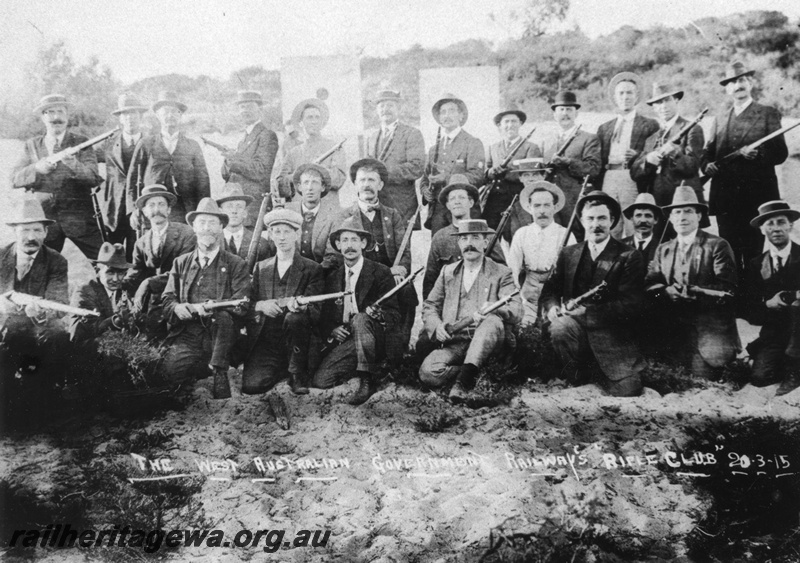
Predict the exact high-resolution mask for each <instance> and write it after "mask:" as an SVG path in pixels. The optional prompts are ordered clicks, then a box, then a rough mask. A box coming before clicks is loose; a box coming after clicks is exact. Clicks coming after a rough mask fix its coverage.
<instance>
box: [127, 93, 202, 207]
mask: <svg viewBox="0 0 800 563" xmlns="http://www.w3.org/2000/svg"><path fill="white" fill-rule="evenodd" d="M152 110H153V113H155V114H156V117H157V118H158V121H159V123H160V124H161V130H160V131H159V132H156V133H154V134H153V135H150V136H149V137H145V139H144V140H143V141H142V142H141V144H140V145H139V146H137V147H136V151H135V152H134V154H133V162H134V163H135V167H133V168H131V170H130V172H129V173H128V192H129V193H131V194H136V193H137V187H138V186H139V185H140V184H141V185H144V186H149V185H152V184H160V185H162V186H166V188H167V189H168V190H169V191H171V192H172V193H174V194H175V195H176V196H177V198H176V200H175V203H174V204H173V205H172V211H171V215H170V220H172V221H183V219H184V217H185V216H186V214H187V213H189V212H191V211H194V210H195V209H196V208H197V204H198V203H199V201H200V200H201V199H203V198H204V197H210V196H211V184H210V182H209V179H208V169H207V168H206V161H205V157H204V156H203V150H202V149H201V148H200V145H199V144H198V143H197V141H195V140H193V139H190V138H188V137H187V136H186V135H184V134H183V133H182V132H181V130H180V125H181V119H182V116H183V114H184V113H185V112H186V110H187V106H186V104H184V103H183V102H181V101H180V100H179V99H178V95H177V94H176V93H175V92H169V91H163V92H161V93H159V95H158V100H157V101H156V103H154V104H153V107H152ZM140 169H141V174H143V175H144V179H143V180H142V181H141V182H140V180H139V174H140V172H139V170H140Z"/></svg>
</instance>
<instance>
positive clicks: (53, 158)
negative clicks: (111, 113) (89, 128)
mask: <svg viewBox="0 0 800 563" xmlns="http://www.w3.org/2000/svg"><path fill="white" fill-rule="evenodd" d="M119 130H120V128H119V127H117V128H116V129H112V130H111V131H106V132H105V133H101V134H100V135H97V136H96V137H92V138H91V139H88V140H86V141H84V142H82V143H80V144H77V145H75V146H74V147H67V148H65V149H64V150H62V151H59V152H57V153H56V154H51V155H50V156H48V157H46V158H47V162H49V163H50V164H58V163H59V162H61V161H62V160H64V159H65V158H67V157H68V156H73V155H76V154H78V153H79V152H81V151H82V150H83V149H85V148H88V147H91V146H93V145H96V144H97V143H100V142H102V141H105V140H106V139H108V138H109V137H110V136H111V135H113V134H114V133H116V132H117V131H119Z"/></svg>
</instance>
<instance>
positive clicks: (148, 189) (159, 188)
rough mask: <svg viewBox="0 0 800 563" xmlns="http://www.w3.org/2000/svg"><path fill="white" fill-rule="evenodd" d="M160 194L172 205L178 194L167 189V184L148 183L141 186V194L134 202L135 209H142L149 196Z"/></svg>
mask: <svg viewBox="0 0 800 563" xmlns="http://www.w3.org/2000/svg"><path fill="white" fill-rule="evenodd" d="M155 196H161V197H163V198H165V199H166V200H167V203H168V204H169V205H170V207H172V206H173V205H175V202H176V201H178V196H176V195H175V194H174V193H172V192H171V191H169V190H168V189H167V186H164V185H162V184H150V185H149V186H145V187H144V188H142V195H140V196H139V198H138V199H137V200H136V201H135V202H134V205H136V207H137V209H142V208H143V207H144V204H145V202H146V201H147V200H148V199H150V198H151V197H155Z"/></svg>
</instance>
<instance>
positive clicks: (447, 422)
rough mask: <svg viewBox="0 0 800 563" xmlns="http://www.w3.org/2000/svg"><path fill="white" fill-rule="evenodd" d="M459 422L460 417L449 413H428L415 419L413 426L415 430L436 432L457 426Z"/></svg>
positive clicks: (429, 432)
mask: <svg viewBox="0 0 800 563" xmlns="http://www.w3.org/2000/svg"><path fill="white" fill-rule="evenodd" d="M460 422H461V417H459V416H455V415H452V414H449V413H439V414H430V415H426V416H421V417H420V418H418V419H417V420H415V421H414V428H416V429H417V432H422V433H425V434H436V433H438V432H444V431H445V430H447V429H448V428H452V427H453V426H457V425H458V424H459V423H460Z"/></svg>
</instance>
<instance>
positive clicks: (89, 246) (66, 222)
mask: <svg viewBox="0 0 800 563" xmlns="http://www.w3.org/2000/svg"><path fill="white" fill-rule="evenodd" d="M72 107H73V105H72V104H71V103H70V102H68V101H67V99H66V98H65V97H64V96H62V95H61V94H51V95H49V96H45V97H44V98H42V100H41V102H39V105H38V106H36V108H35V109H34V110H33V113H34V114H35V115H37V116H39V117H40V118H41V120H42V123H44V126H45V129H46V133H45V134H44V135H39V136H38V137H34V138H33V139H28V140H27V141H26V142H25V153H24V154H23V156H22V158H21V159H20V160H19V161H18V162H17V164H16V165H15V166H14V170H13V173H12V184H13V186H14V187H15V188H24V189H25V190H27V191H32V192H34V193H35V195H36V198H37V199H38V200H39V201H40V202H41V204H42V208H43V209H44V213H45V215H46V216H47V218H48V219H50V220H52V221H53V222H52V224H50V226H49V228H48V229H47V239H46V240H45V244H47V246H49V247H50V248H52V249H53V250H56V251H58V252H61V249H62V248H64V241H65V240H66V239H69V240H71V241H72V242H73V243H75V245H76V246H77V247H78V248H79V249H80V251H81V252H82V253H83V255H84V256H86V257H87V258H88V259H90V260H94V259H95V258H97V252H98V251H99V250H100V245H101V244H102V243H103V239H102V236H101V234H100V230H99V229H98V228H97V222H96V221H95V219H94V207H93V206H92V197H91V189H92V188H94V187H95V186H97V185H99V184H100V182H101V181H102V178H101V177H100V175H99V174H98V173H97V156H96V155H95V151H94V149H92V148H91V147H87V148H85V149H84V150H82V151H81V152H79V153H78V154H77V155H73V156H69V157H66V158H64V159H63V160H61V161H60V162H58V163H57V164H52V163H50V162H48V160H47V157H48V156H52V155H54V154H58V153H60V152H61V151H62V150H64V149H67V148H69V147H74V146H75V145H79V144H81V143H82V142H84V141H86V140H87V139H86V137H84V136H83V135H78V134H77V133H73V132H72V131H70V130H69V129H68V125H69V111H70V108H72Z"/></svg>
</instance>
